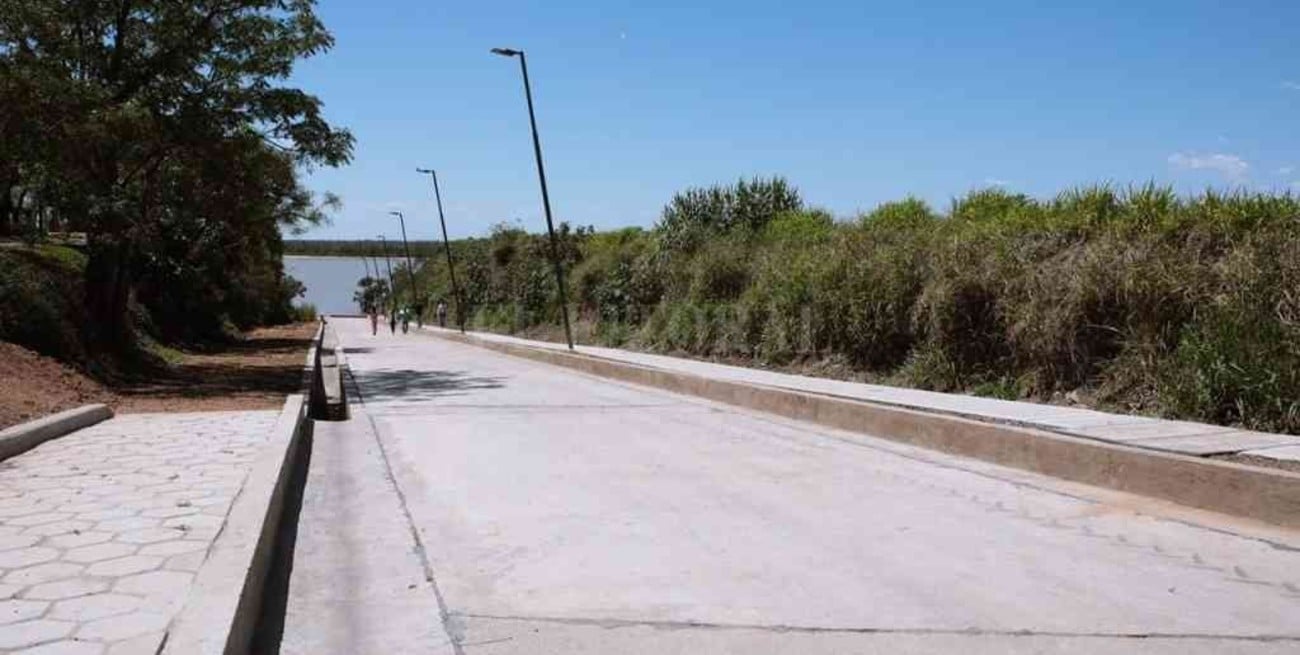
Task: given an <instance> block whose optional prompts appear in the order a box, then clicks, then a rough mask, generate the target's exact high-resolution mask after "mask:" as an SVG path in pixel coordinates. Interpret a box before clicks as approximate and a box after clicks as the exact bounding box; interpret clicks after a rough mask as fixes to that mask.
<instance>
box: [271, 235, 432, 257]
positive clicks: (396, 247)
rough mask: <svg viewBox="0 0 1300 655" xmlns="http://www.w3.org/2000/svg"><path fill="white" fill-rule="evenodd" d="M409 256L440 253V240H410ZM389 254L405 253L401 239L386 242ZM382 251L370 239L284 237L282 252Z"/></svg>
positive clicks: (354, 254)
mask: <svg viewBox="0 0 1300 655" xmlns="http://www.w3.org/2000/svg"><path fill="white" fill-rule="evenodd" d="M410 244H411V256H412V257H420V258H427V257H433V256H436V255H440V254H441V253H442V242H441V241H412V242H410ZM388 252H389V254H391V255H394V256H397V255H405V254H406V253H405V252H404V251H403V249H402V241H401V239H395V240H392V241H389V242H388ZM383 253H384V244H383V243H381V242H380V241H379V240H378V239H375V240H372V241H330V240H324V239H285V241H284V254H286V255H305V256H310V257H361V256H363V255H364V256H367V257H373V256H376V255H382V254H383Z"/></svg>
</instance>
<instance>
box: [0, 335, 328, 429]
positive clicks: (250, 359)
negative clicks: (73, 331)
mask: <svg viewBox="0 0 1300 655" xmlns="http://www.w3.org/2000/svg"><path fill="white" fill-rule="evenodd" d="M315 330H316V326H315V324H311V323H303V324H298V325H287V326H280V327H270V328H261V329H258V330H254V331H252V332H250V333H249V334H247V335H245V337H244V338H243V339H240V340H238V341H236V342H234V343H231V344H227V345H224V346H222V347H220V348H216V349H213V350H209V351H205V352H190V353H182V354H181V356H180V358H179V361H177V362H175V363H173V364H171V365H169V366H167V367H165V368H159V369H157V370H154V371H151V372H149V373H148V374H146V375H141V376H139V378H138V379H136V380H133V381H125V382H121V383H114V384H113V386H111V387H110V386H106V385H104V384H102V383H100V382H98V381H96V380H94V379H92V378H89V377H87V376H86V375H84V374H82V373H80V372H78V371H77V370H75V369H72V368H69V367H67V366H64V365H63V364H61V363H59V362H58V361H57V360H54V359H52V358H49V357H43V356H41V355H37V354H36V353H34V352H32V351H30V350H27V349H25V348H22V347H21V346H17V345H15V344H11V343H5V342H0V390H2V391H0V428H5V427H8V426H11V425H15V424H18V423H22V422H24V421H30V420H32V419H35V418H39V417H41V416H45V415H47V414H52V413H54V412H58V411H62V410H65V409H71V408H73V407H78V406H80V405H85V404H88V403H105V404H107V405H109V406H110V407H112V408H113V410H114V411H115V412H119V413H137V412H201V411H220V410H239V409H275V408H278V407H280V405H281V404H283V403H284V397H285V396H286V395H288V394H291V393H297V392H299V391H300V390H301V388H302V365H303V358H304V356H305V355H306V353H307V348H308V346H309V345H310V343H311V338H312V335H313V334H314V333H315Z"/></svg>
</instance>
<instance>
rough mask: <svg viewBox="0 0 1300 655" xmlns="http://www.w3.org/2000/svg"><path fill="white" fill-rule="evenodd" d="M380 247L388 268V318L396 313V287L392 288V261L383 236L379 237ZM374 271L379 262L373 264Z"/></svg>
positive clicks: (377, 267)
mask: <svg viewBox="0 0 1300 655" xmlns="http://www.w3.org/2000/svg"><path fill="white" fill-rule="evenodd" d="M379 243H380V247H382V248H383V249H384V263H385V264H387V266H388V310H389V312H390V313H389V316H393V315H394V314H396V313H397V287H395V286H393V260H392V258H390V257H389V256H388V239H385V238H384V235H382V234H381V235H379ZM375 269H376V271H377V270H378V269H379V262H375Z"/></svg>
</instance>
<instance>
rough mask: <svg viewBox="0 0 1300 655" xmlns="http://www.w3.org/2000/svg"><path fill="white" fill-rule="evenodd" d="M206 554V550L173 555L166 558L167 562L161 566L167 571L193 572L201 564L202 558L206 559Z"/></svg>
mask: <svg viewBox="0 0 1300 655" xmlns="http://www.w3.org/2000/svg"><path fill="white" fill-rule="evenodd" d="M207 556H208V553H207V551H206V550H203V551H198V552H193V553H185V554H184V555H173V556H172V557H170V558H168V559H167V563H166V564H164V565H163V568H164V569H166V570H168V571H190V572H194V571H197V570H199V567H200V566H202V565H203V560H205V559H207Z"/></svg>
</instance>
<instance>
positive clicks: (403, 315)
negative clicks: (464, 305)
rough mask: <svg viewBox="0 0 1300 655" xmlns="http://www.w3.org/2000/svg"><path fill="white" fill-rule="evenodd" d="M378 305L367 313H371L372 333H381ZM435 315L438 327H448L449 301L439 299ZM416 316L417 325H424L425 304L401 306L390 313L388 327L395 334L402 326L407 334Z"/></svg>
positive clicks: (403, 332) (403, 331)
mask: <svg viewBox="0 0 1300 655" xmlns="http://www.w3.org/2000/svg"><path fill="white" fill-rule="evenodd" d="M379 310H380V308H379V307H378V306H374V305H372V306H371V307H370V308H369V309H368V310H367V311H366V313H367V314H369V315H370V333H371V334H379V316H380V312H379ZM433 311H434V315H435V316H436V317H437V319H438V327H447V303H446V302H444V301H442V300H439V301H438V305H437V307H435V308H434V310H433ZM412 316H414V317H415V323H416V326H417V327H424V306H423V305H416V306H415V307H413V308H412V307H405V306H403V307H399V308H397V309H396V310H394V311H393V313H391V314H389V315H388V329H389V330H390V331H392V333H393V334H397V326H398V324H399V323H400V324H401V326H402V334H406V333H407V332H408V331H410V329H411V317H412Z"/></svg>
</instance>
